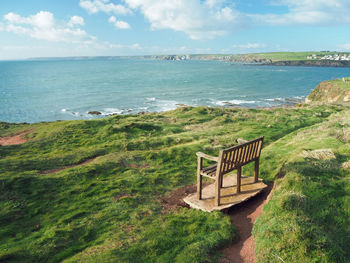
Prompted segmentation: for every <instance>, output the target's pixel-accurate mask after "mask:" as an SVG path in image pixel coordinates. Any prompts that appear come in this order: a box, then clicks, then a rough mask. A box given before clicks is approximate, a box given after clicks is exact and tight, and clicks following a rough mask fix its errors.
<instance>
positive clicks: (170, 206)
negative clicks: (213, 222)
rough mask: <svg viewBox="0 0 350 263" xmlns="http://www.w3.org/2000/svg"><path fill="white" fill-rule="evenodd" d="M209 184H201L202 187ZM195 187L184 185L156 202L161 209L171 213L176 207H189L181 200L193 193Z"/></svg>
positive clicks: (195, 189) (193, 185)
mask: <svg viewBox="0 0 350 263" xmlns="http://www.w3.org/2000/svg"><path fill="white" fill-rule="evenodd" d="M208 184H209V183H203V187H204V186H206V185H208ZM196 191H197V186H196V185H195V184H191V185H186V186H184V187H180V188H178V189H175V190H174V191H172V192H171V193H170V194H168V195H166V196H162V197H160V198H159V199H158V200H159V202H160V203H161V204H162V206H163V208H164V209H165V210H167V211H173V210H175V209H176V208H177V207H189V206H188V205H187V204H186V203H185V202H184V200H183V198H184V197H185V196H187V195H189V194H192V193H195V192H196Z"/></svg>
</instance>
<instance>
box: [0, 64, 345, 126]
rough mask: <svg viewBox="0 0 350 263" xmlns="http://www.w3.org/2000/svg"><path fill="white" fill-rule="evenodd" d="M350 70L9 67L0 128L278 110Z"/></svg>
mask: <svg viewBox="0 0 350 263" xmlns="http://www.w3.org/2000/svg"><path fill="white" fill-rule="evenodd" d="M344 76H350V68H317V67H277V66H257V65H254V66H248V65H239V64H231V63H224V62H218V61H155V60H136V59H134V60H133V59H130V60H127V59H119V60H117V59H115V60H108V59H92V60H48V61H2V62H0V121H6V122H38V121H53V120H70V119H88V118H96V116H91V115H89V114H87V112H88V111H93V110H95V111H100V112H102V113H103V114H102V116H106V115H109V114H113V113H117V114H129V113H137V112H141V111H165V110H171V109H175V108H176V107H177V106H178V105H177V104H187V105H192V106H196V105H207V106H228V105H240V106H246V107H257V106H273V105H278V104H283V103H287V102H288V100H289V99H293V98H299V99H302V98H304V97H305V96H306V95H307V94H309V93H310V91H311V90H312V89H313V88H314V87H315V86H316V85H317V84H318V83H319V82H320V81H322V80H328V79H334V78H340V77H344Z"/></svg>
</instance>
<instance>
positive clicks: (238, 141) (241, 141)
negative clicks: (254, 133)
mask: <svg viewBox="0 0 350 263" xmlns="http://www.w3.org/2000/svg"><path fill="white" fill-rule="evenodd" d="M246 142H248V141H247V140H244V139H241V138H238V139H237V143H238V144H243V143H246Z"/></svg>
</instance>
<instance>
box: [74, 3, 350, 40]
mask: <svg viewBox="0 0 350 263" xmlns="http://www.w3.org/2000/svg"><path fill="white" fill-rule="evenodd" d="M267 3H268V5H270V6H282V7H286V10H287V11H286V12H284V13H280V14H276V13H264V14H259V13H244V12H241V11H239V10H238V9H237V7H236V6H235V5H234V2H233V1H228V0H122V1H120V2H119V3H118V4H115V3H113V1H111V0H80V6H81V7H82V8H84V9H85V10H87V11H88V12H89V13H90V14H94V13H98V12H104V13H107V14H110V13H114V14H115V15H130V14H133V13H135V12H140V13H141V14H142V15H143V16H144V17H145V19H146V20H147V21H148V22H149V23H150V28H151V30H161V29H168V30H174V31H177V32H183V33H185V34H186V35H187V36H188V37H189V38H191V39H213V38H216V37H218V36H223V35H226V34H228V33H230V32H234V31H238V30H241V29H244V28H246V27H250V26H259V25H265V26H266V25H270V26H296V25H311V26H336V25H348V24H350V15H349V14H350V1H349V0H271V1H270V2H267ZM116 21H121V20H119V19H116ZM121 22H124V23H127V22H125V21H121ZM115 26H116V28H119V29H120V28H123V26H124V27H125V28H126V27H127V25H126V24H123V23H120V24H119V25H115ZM129 26H130V25H129Z"/></svg>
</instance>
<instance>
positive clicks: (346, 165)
mask: <svg viewBox="0 0 350 263" xmlns="http://www.w3.org/2000/svg"><path fill="white" fill-rule="evenodd" d="M341 166H342V167H343V169H345V170H348V171H350V161H347V162H345V163H343V164H342V165H341Z"/></svg>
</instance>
